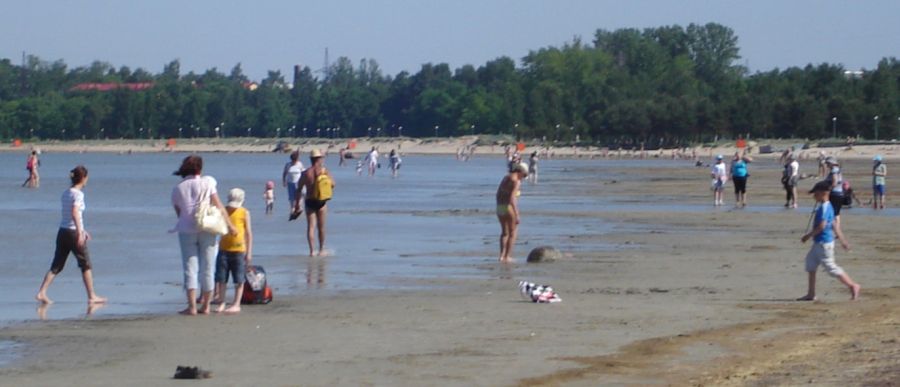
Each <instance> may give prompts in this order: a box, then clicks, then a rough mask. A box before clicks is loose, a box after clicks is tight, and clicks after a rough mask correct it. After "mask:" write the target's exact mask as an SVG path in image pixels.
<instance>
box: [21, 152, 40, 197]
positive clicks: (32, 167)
mask: <svg viewBox="0 0 900 387" xmlns="http://www.w3.org/2000/svg"><path fill="white" fill-rule="evenodd" d="M40 166H41V160H40V159H39V158H38V152H37V151H36V150H33V151H31V154H30V155H28V160H27V161H26V162H25V169H27V170H28V178H27V179H25V182H24V183H22V186H23V187H28V188H38V187H40V186H41V175H40V174H39V173H38V167H40Z"/></svg>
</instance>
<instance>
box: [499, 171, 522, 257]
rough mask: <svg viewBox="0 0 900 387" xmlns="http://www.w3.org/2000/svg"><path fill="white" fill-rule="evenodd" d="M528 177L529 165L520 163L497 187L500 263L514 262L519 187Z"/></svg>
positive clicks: (517, 226)
mask: <svg viewBox="0 0 900 387" xmlns="http://www.w3.org/2000/svg"><path fill="white" fill-rule="evenodd" d="M527 176H528V164H525V163H519V164H515V165H513V166H512V168H510V171H509V173H508V174H507V175H506V176H504V177H503V180H501V181H500V186H499V187H497V219H498V220H499V221H500V259H499V260H500V262H512V260H513V258H512V250H513V246H514V245H515V244H516V235H517V232H518V228H519V200H518V195H519V187H520V186H521V185H522V180H523V179H525V178H526V177H527Z"/></svg>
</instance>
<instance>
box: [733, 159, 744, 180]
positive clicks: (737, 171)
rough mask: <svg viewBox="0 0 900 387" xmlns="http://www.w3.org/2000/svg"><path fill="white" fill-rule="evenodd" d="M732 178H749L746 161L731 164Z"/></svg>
mask: <svg viewBox="0 0 900 387" xmlns="http://www.w3.org/2000/svg"><path fill="white" fill-rule="evenodd" d="M731 176H732V177H747V163H746V162H745V161H744V160H738V161H735V162H734V163H732V164H731Z"/></svg>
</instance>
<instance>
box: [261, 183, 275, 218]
mask: <svg viewBox="0 0 900 387" xmlns="http://www.w3.org/2000/svg"><path fill="white" fill-rule="evenodd" d="M263 200H264V201H265V203H266V215H270V214H272V211H273V209H274V208H275V182H274V181H271V180H269V181H267V182H266V190H265V191H263Z"/></svg>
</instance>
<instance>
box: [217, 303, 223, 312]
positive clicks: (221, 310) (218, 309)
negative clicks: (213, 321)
mask: <svg viewBox="0 0 900 387" xmlns="http://www.w3.org/2000/svg"><path fill="white" fill-rule="evenodd" d="M224 311H225V303H224V302H222V303H220V304H219V306H218V307H216V313H222V312H224Z"/></svg>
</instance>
